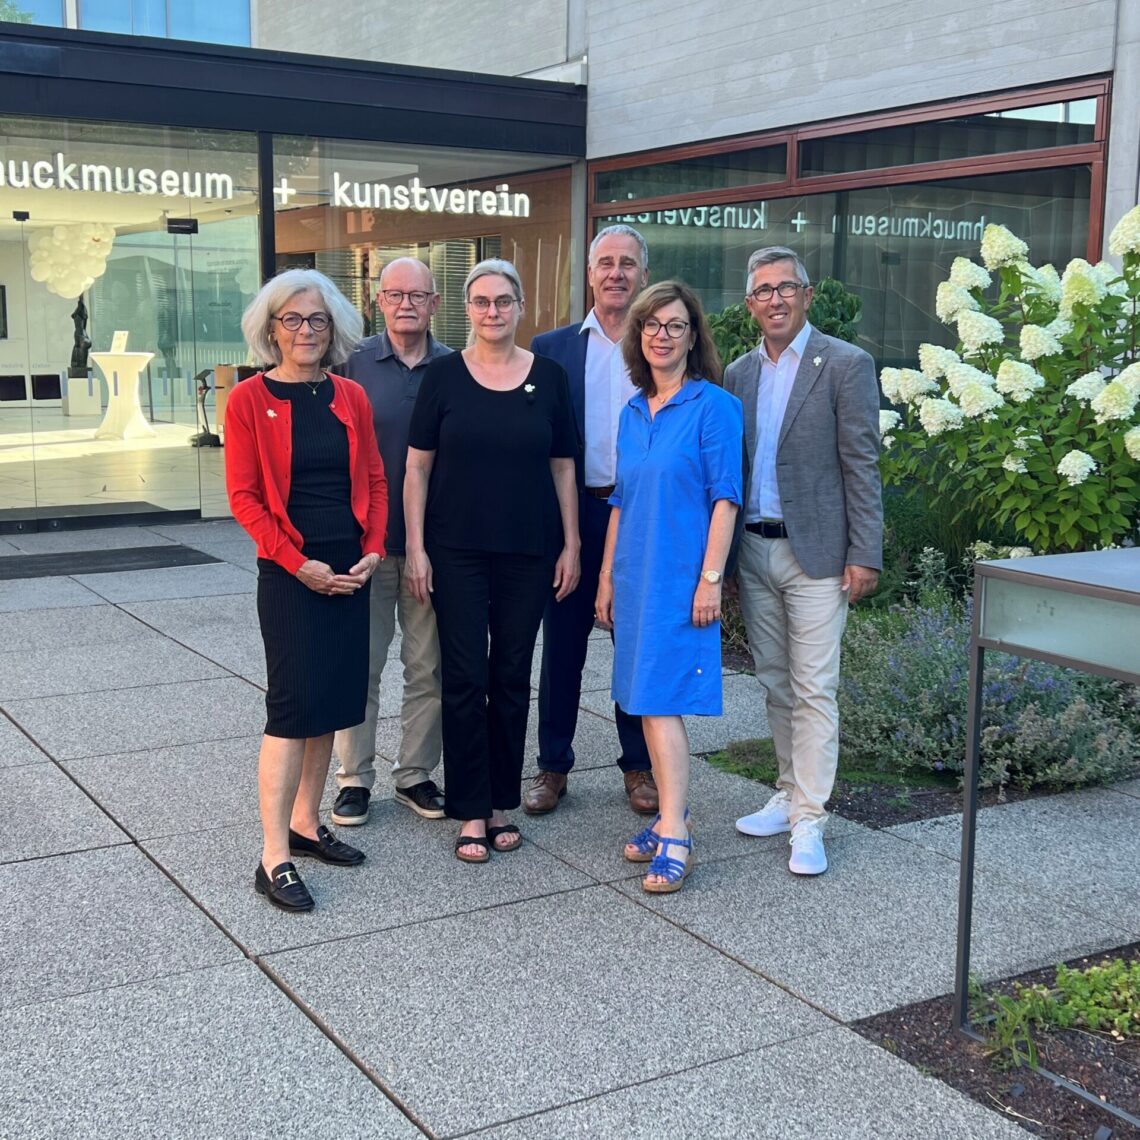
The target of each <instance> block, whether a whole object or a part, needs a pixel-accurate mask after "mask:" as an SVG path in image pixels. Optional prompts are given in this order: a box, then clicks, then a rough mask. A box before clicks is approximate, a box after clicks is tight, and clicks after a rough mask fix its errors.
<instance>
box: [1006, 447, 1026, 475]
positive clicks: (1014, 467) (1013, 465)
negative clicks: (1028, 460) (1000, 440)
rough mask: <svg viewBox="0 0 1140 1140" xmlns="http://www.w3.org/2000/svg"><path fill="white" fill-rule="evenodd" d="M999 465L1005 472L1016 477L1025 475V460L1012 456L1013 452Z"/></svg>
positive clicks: (1018, 456)
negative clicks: (1013, 473)
mask: <svg viewBox="0 0 1140 1140" xmlns="http://www.w3.org/2000/svg"><path fill="white" fill-rule="evenodd" d="M1001 465H1002V466H1003V467H1004V468H1005V469H1006V470H1007V471H1013V472H1015V473H1016V474H1018V475H1024V474H1025V459H1024V458H1023V457H1022V456H1020V455H1014V454H1013V452H1010V454H1009V455H1007V456H1006V457H1005V458H1004V459H1003V460H1002V461H1001Z"/></svg>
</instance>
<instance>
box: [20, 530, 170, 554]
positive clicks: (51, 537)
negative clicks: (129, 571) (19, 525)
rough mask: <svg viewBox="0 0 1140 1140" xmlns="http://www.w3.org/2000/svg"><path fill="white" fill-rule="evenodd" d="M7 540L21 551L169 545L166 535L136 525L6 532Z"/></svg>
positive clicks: (65, 550)
mask: <svg viewBox="0 0 1140 1140" xmlns="http://www.w3.org/2000/svg"><path fill="white" fill-rule="evenodd" d="M7 541H8V542H10V543H11V544H12V545H13V546H15V547H16V548H17V549H18V550H19V551H20V552H21V553H22V554H70V553H72V552H74V551H77V550H129V549H131V548H132V547H136V546H170V545H172V542H171V540H170V539H169V538H165V537H164V536H163V535H161V534H157V533H155V531H154V530H152V529H150V528H148V527H139V526H122V527H118V526H116V527H102V528H99V527H97V528H95V529H94V530H55V531H37V532H35V533H32V534H14V535H9V536H8V540H7Z"/></svg>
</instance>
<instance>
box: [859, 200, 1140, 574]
mask: <svg viewBox="0 0 1140 1140" xmlns="http://www.w3.org/2000/svg"><path fill="white" fill-rule="evenodd" d="M1109 250H1110V252H1111V253H1112V254H1114V255H1116V256H1118V257H1120V258H1121V261H1122V269H1121V270H1117V269H1115V268H1114V267H1113V266H1112V265H1110V264H1109V263H1108V262H1104V261H1102V262H1100V263H1099V264H1098V265H1090V264H1089V263H1088V262H1087V261H1085V260H1083V259H1082V258H1075V259H1074V260H1072V261H1070V262H1069V264H1068V266H1067V267H1066V268H1065V271H1064V272H1063V273H1060V274H1059V273H1058V272H1057V270H1056V269H1055V268H1054V267H1053V266H1051V265H1042V266H1034V265H1032V264H1031V263H1030V261H1029V260H1028V258H1029V249H1028V247H1027V246H1026V244H1025V242H1023V241H1022V240H1021V239H1020V238H1018V237H1017V236H1015V235H1014V234H1012V233H1010V231H1009V230H1007V229H1006V228H1005V227H1004V226H998V225H988V226H986V229H985V233H984V235H983V237H982V244H981V262H982V264H980V265H979V264H977V263H976V262H973V261H970V260H969V259H967V258H964V257H959V258H955V260H954V264H953V266H952V268H951V270H950V278H949V280H947V281H944V282H942V284H941V285H939V286H938V292H937V295H936V297H935V311H936V313H937V315H938V318H939V319H940V320H941V321H942V322H943V323H945V324H947V325H953V326H954V328H955V331H956V333H957V340H958V343H957V345H956V347H955V348H954V349H953V350H951V349H949V348H945V347H942V346H940V345H934V344H923V345H920V346H919V354H918V355H919V358H918V365H919V366H918V368H916V369H915V368H884V369H883V371H882V375H881V383H882V388H883V393H884V395H885V396H886V397H887V399H888V400H889V401H890V402H891V403H892V404H894V405H895V407H896V409H897V410H892V411H885V412H883V413H881V415H880V424H879V427H880V434H881V435H882V437H883V444H884V449H885V450H884V455H883V475H884V478H885V480H886V481H887V482H888V483H896V484H900V485H902V486H904V487H905V486H910V487H913V486H916V485H918V484H921V485H923V486H925V487H928V488H932V489H933V490H935V491H936V492H937V493H938V494H939V495H942V496H947V497H949V498H950V499H952V500H953V501H954V502H955V503H957V504H958V505H960V506H961V507H962V508H966V507H967V506H968V507H970V508H971V509H973V510H978V509H981V510H982V511H983V512H984V513H985V514H986V515H987V516H988V517H990V518H992V519H993V520H994V523H995V525H996V526H997V527H998V528H999V529H1003V530H1012V531H1013V532H1015V533H1016V534H1017V535H1018V536H1019V537H1020V538H1021V539H1022V540H1023V541H1024V542H1025V543H1026V544H1027V545H1029V546H1031V547H1033V548H1035V549H1037V550H1039V551H1045V552H1049V551H1060V550H1086V549H1091V548H1094V547H1098V546H1108V545H1113V544H1116V543H1119V542H1120V541H1122V540H1135V539H1136V533H1137V524H1138V521H1140V490H1138V477H1140V426H1138V423H1137V421H1138V418H1140V417H1138V413H1137V407H1138V404H1140V206H1137V207H1136V208H1134V209H1133V210H1131V211H1130V212H1129V213H1128V214H1126V215H1125V217H1124V218H1123V219H1121V221H1120V223H1119V224H1118V225H1117V226H1116V228H1115V229H1114V230H1113V232H1112V235H1111V237H1110V239H1109Z"/></svg>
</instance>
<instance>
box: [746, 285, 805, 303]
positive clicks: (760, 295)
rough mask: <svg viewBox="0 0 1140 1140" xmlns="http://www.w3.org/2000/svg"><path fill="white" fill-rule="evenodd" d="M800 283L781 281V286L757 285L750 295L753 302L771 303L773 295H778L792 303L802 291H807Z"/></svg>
mask: <svg viewBox="0 0 1140 1140" xmlns="http://www.w3.org/2000/svg"><path fill="white" fill-rule="evenodd" d="M806 288H807V286H806V285H801V284H800V283H799V282H798V281H781V282H780V284H779V285H774V286H773V285H757V286H756V288H755V289H753V290H752V292H751V293H749V294H748V296H749V297H751V298H752V300H753V301H770V300H771V299H772V294H773V293H778V294H779V295H780V296H781V297H783V298H784V300H785V301H790V300H791V299H792V298H793V297H794V296H795V295H796V294H797V293H798V292H799V291H800V290H801V289H806Z"/></svg>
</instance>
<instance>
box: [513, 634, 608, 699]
mask: <svg viewBox="0 0 1140 1140" xmlns="http://www.w3.org/2000/svg"><path fill="white" fill-rule="evenodd" d="M613 669H614V643H613V642H612V641H610V639H609V637H608V636H607V637H592V638H590V640H589V643H588V645H587V647H586V664H585V666H584V667H583V669H582V692H583V693H591V692H601V693H603V694H604V695H606V696H608V695H609V691H610V680H611V678H612V676H613ZM541 675H542V642H541V641H539V642H538V644H537V645H536V646H535V652H534V660H533V662H532V663H531V671H530V683H531V685H532V686H533V687H534V690H535V692H537V691H538V682H539V679H540V677H541ZM611 712H612V706H611Z"/></svg>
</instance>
